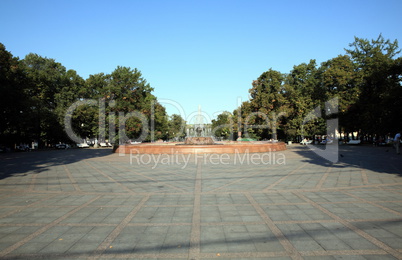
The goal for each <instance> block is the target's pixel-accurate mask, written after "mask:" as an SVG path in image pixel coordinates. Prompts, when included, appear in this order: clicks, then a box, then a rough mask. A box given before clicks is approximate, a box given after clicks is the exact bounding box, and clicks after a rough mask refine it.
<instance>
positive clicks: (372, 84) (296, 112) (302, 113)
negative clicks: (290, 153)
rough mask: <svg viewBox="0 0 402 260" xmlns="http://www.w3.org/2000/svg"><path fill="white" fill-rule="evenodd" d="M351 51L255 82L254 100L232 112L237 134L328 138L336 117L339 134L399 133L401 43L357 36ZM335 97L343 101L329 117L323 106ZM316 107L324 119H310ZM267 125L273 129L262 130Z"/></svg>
mask: <svg viewBox="0 0 402 260" xmlns="http://www.w3.org/2000/svg"><path fill="white" fill-rule="evenodd" d="M349 47H351V49H346V50H345V51H346V55H339V56H338V57H335V58H333V59H330V60H328V61H326V62H323V63H322V64H321V65H320V66H318V67H317V64H316V62H315V60H310V62H309V63H302V64H300V65H297V66H294V67H293V69H292V70H291V71H290V73H288V74H282V73H280V72H278V71H274V70H272V69H270V70H268V71H266V72H264V73H263V74H261V76H260V77H258V79H257V80H254V81H253V83H252V87H251V89H250V96H251V98H250V100H249V101H246V102H244V103H243V104H242V105H241V106H240V109H237V110H235V111H234V112H233V114H234V115H235V116H234V121H235V124H234V127H235V131H237V129H240V131H242V132H243V133H249V134H252V135H254V136H255V137H256V138H257V139H264V138H270V137H273V138H275V128H276V127H277V128H278V134H279V138H281V137H282V138H283V136H281V134H282V133H283V134H284V135H285V136H286V137H287V138H288V139H294V138H295V137H296V136H300V135H304V136H313V135H316V134H319V135H321V134H325V133H326V128H327V126H326V120H327V119H330V118H331V117H337V118H339V125H340V130H341V131H342V132H346V133H348V132H358V133H359V134H361V135H366V136H369V135H371V136H373V135H375V134H377V135H378V134H382V135H383V134H386V133H389V132H391V133H394V132H396V131H400V129H401V127H402V126H401V120H400V118H402V102H401V97H402V86H401V79H402V58H401V57H398V58H396V56H397V55H398V54H399V53H400V49H399V47H398V42H397V41H396V40H395V41H390V40H385V39H384V38H383V37H382V35H380V36H379V37H378V38H377V39H375V40H371V41H369V40H366V39H361V38H357V37H355V41H354V42H353V43H351V44H350V45H349ZM333 98H337V99H338V101H339V107H338V109H337V110H338V112H337V113H336V114H331V113H329V114H328V113H326V112H327V111H324V107H325V105H324V104H325V102H326V101H328V100H331V99H333ZM316 109H318V110H317V113H318V114H320V117H316V118H314V119H311V120H310V119H309V120H306V117H307V115H309V113H310V112H311V111H315V110H316ZM239 115H241V116H240V117H239ZM278 115H282V116H278ZM239 118H241V120H239ZM239 121H241V122H239ZM239 123H240V124H239ZM275 123H276V125H277V126H276V127H275ZM238 125H240V127H239V126H238ZM262 125H269V129H268V130H267V129H266V128H259V126H262Z"/></svg>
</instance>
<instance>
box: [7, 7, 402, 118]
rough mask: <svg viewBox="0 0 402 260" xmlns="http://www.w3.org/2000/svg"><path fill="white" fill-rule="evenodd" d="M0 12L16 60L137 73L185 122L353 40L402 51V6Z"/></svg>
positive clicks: (229, 107) (233, 103)
mask: <svg viewBox="0 0 402 260" xmlns="http://www.w3.org/2000/svg"><path fill="white" fill-rule="evenodd" d="M0 10H1V15H0V42H1V43H3V44H4V45H5V46H6V48H7V50H8V51H10V52H11V53H12V54H13V55H14V56H18V57H20V58H21V59H22V58H24V57H25V55H26V54H28V53H30V52H33V53H37V54H39V55H41V56H44V57H48V58H53V59H55V60H56V61H57V62H60V63H61V64H63V65H64V66H65V67H66V68H67V69H74V70H76V71H77V73H78V74H79V75H80V76H81V77H83V78H84V79H86V78H88V76H89V75H90V74H96V73H101V72H103V73H110V72H112V71H113V70H114V69H115V68H116V67H117V66H127V67H131V68H137V69H139V70H140V71H141V72H142V75H143V77H144V78H145V79H146V80H147V81H148V82H149V83H150V85H151V86H152V87H153V88H154V89H155V90H154V95H156V96H157V98H158V99H159V100H160V101H162V102H161V103H162V104H163V105H164V106H165V107H166V109H167V112H168V113H169V114H170V115H171V114H173V113H180V109H183V111H184V113H185V115H184V117H185V118H186V119H189V117H190V115H191V113H196V112H197V110H198V106H199V105H200V106H201V109H202V111H203V112H205V114H206V116H207V117H210V118H211V119H212V118H214V117H215V116H216V113H220V112H222V111H225V110H226V111H229V112H232V111H233V110H234V109H236V108H237V106H238V105H239V103H240V102H242V101H246V100H247V99H248V90H249V89H250V87H251V82H252V80H254V79H257V78H258V77H259V76H260V75H261V74H262V73H263V72H265V71H267V70H268V69H270V68H272V69H274V70H278V71H280V72H282V73H288V72H289V71H290V70H291V69H292V68H293V66H294V65H298V64H300V63H303V62H308V61H309V60H310V59H316V61H317V63H318V64H320V63H321V62H323V61H326V60H328V59H331V58H334V57H336V56H338V55H340V54H344V53H345V51H344V48H347V47H348V44H349V43H352V42H353V41H354V36H357V37H359V38H367V39H374V38H377V37H378V35H379V34H380V33H382V35H383V36H384V38H385V39H390V40H395V39H397V40H398V41H399V43H400V47H402V46H401V42H402V15H401V12H402V1H400V0H381V1H380V0H378V1H373V0H362V1H360V0H359V1H354V0H346V1H345V0H340V1H338V0H337V1H322V0H317V1H307V0H306V1H286V0H284V1H277V0H275V1H273V0H272V1H271V0H247V1H246V0H243V1H237V0H202V1H200V0H199V1H192V0H127V1H118V0H117V1H116V0H113V1H101V0H96V1H89V0H84V1H83V0H79V1H76V0H69V1H57V0H56V1H53V0H52V1H43V0H42V1H41V0H32V1H28V0H27V1H21V0H1V1H0ZM173 104H174V105H173ZM178 106H180V109H179V107H178ZM207 120H208V119H207Z"/></svg>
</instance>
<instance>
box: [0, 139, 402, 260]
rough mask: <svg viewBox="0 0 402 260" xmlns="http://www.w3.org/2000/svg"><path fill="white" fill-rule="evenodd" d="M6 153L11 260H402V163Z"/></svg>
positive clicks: (373, 150)
mask: <svg viewBox="0 0 402 260" xmlns="http://www.w3.org/2000/svg"><path fill="white" fill-rule="evenodd" d="M339 153H340V157H339V159H340V160H339V162H337V163H335V164H332V163H329V162H327V161H325V160H324V159H321V158H320V157H319V156H317V155H316V154H315V153H314V152H312V151H311V150H310V149H309V148H308V147H305V146H300V145H292V146H289V147H288V150H286V151H279V152H275V153H271V154H245V155H240V154H232V155H219V156H218V155H215V156H201V155H197V156H194V155H193V156H187V155H186V156H181V155H177V154H171V155H166V154H165V155H162V156H160V157H159V158H158V157H156V156H150V155H148V156H146V155H143V156H141V155H139V154H131V155H129V154H126V155H124V156H121V155H119V154H112V153H111V150H110V149H84V150H80V149H70V150H52V151H36V152H30V153H6V154H0V259H402V156H401V155H399V156H398V155H396V153H395V151H394V150H393V149H392V148H390V147H389V148H387V147H372V146H340V151H339Z"/></svg>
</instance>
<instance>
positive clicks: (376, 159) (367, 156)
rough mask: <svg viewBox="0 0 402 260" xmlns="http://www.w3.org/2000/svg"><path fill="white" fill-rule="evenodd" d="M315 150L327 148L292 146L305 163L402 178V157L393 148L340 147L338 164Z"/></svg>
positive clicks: (291, 148)
mask: <svg viewBox="0 0 402 260" xmlns="http://www.w3.org/2000/svg"><path fill="white" fill-rule="evenodd" d="M313 149H325V146H311V147H306V146H301V145H300V146H297V145H295V146H292V147H290V149H289V150H290V151H293V152H295V153H297V154H298V155H301V156H303V157H304V158H305V160H304V162H307V163H311V164H317V165H320V166H324V167H335V168H345V167H356V168H361V169H365V170H369V171H373V172H379V173H388V174H397V175H398V176H400V177H402V155H397V154H396V152H395V150H394V149H393V148H392V147H374V146H364V145H356V146H351V145H350V146H348V145H341V146H339V151H338V162H336V163H332V162H330V161H327V160H325V159H324V158H322V157H320V156H319V155H318V154H317V153H315V152H313Z"/></svg>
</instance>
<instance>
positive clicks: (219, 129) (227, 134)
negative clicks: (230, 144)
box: [212, 111, 234, 140]
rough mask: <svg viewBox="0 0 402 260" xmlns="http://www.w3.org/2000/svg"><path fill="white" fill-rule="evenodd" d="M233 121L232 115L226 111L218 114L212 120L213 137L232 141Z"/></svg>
mask: <svg viewBox="0 0 402 260" xmlns="http://www.w3.org/2000/svg"><path fill="white" fill-rule="evenodd" d="M233 128H234V120H233V115H232V114H231V113H229V112H227V111H225V112H223V113H221V114H219V115H218V116H217V118H216V119H213V120H212V131H213V135H214V136H216V137H220V138H223V139H230V140H231V139H233V135H234V133H233Z"/></svg>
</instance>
